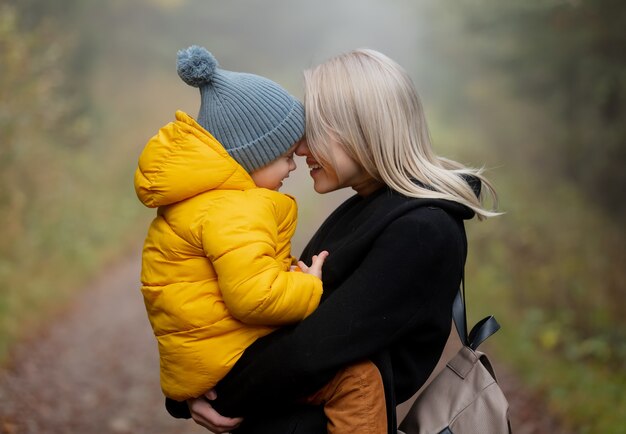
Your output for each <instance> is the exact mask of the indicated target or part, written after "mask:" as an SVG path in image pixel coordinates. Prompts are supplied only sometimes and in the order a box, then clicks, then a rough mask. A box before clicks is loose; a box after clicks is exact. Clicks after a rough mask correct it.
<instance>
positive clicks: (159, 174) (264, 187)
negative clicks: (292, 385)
mask: <svg viewBox="0 0 626 434" xmlns="http://www.w3.org/2000/svg"><path fill="white" fill-rule="evenodd" d="M178 74H179V76H180V77H181V78H182V79H183V80H184V81H185V82H186V83H187V84H189V85H191V86H194V87H199V88H200V94H201V105H200V111H199V114H198V117H197V120H194V119H192V118H191V117H190V116H188V115H187V114H185V113H183V112H181V111H178V112H176V121H175V122H172V123H169V124H167V125H165V126H164V127H163V128H161V129H160V130H159V132H158V134H157V135H156V136H154V137H153V138H152V139H150V141H149V142H148V143H147V145H146V147H145V149H144V150H143V152H142V154H141V156H140V158H139V166H138V168H137V170H136V172H135V190H136V192H137V195H138V197H139V199H140V200H141V202H142V203H143V204H144V205H146V206H148V207H158V210H157V216H156V218H155V219H154V220H153V221H152V223H151V225H150V228H149V230H148V234H147V237H146V240H145V244H144V248H143V257H142V271H141V281H142V293H143V296H144V301H145V305H146V310H147V313H148V317H149V320H150V324H151V325H152V329H153V331H154V334H155V336H156V339H157V342H158V348H159V355H160V367H161V387H162V389H163V392H164V394H165V395H166V396H167V397H168V398H171V399H173V400H176V401H185V400H187V399H190V398H195V397H199V396H202V395H203V394H204V393H205V392H207V391H208V390H210V389H212V388H213V387H214V386H215V385H216V384H217V383H218V382H219V380H220V379H221V378H223V377H224V376H225V375H226V374H227V373H228V372H229V370H230V369H231V368H232V367H233V365H234V364H235V362H236V361H237V360H238V359H239V358H240V357H241V355H242V353H243V351H244V350H245V349H246V348H247V347H248V346H249V345H250V344H252V343H253V342H254V341H255V340H256V339H257V338H259V337H261V336H264V335H266V334H268V333H270V332H272V331H273V330H275V328H276V327H279V326H281V325H285V324H293V323H296V322H298V321H301V320H302V319H304V318H306V317H307V316H308V315H309V314H311V313H312V312H313V311H314V310H315V309H316V308H317V306H318V304H319V302H320V297H321V295H322V281H321V268H322V265H323V263H324V260H325V259H326V256H327V255H328V253H327V252H321V253H320V254H319V255H318V256H316V257H314V258H313V263H312V264H311V266H310V267H307V266H306V265H305V264H303V263H301V262H300V263H299V264H298V265H299V268H300V269H301V270H302V271H303V272H298V271H296V272H294V271H291V269H292V267H293V266H294V265H295V264H296V263H297V261H296V260H295V259H294V258H293V257H292V256H291V243H290V239H291V237H292V236H293V234H294V232H295V228H296V219H297V207H296V202H295V200H294V199H293V198H292V197H290V196H288V195H285V194H282V193H279V192H278V189H279V188H280V187H281V186H282V180H283V179H285V178H287V177H288V176H289V173H290V172H291V171H293V170H294V169H295V168H296V165H295V163H294V161H293V149H294V148H295V146H296V144H297V143H298V141H299V140H300V139H301V138H302V137H303V135H304V110H303V107H302V105H301V103H300V102H299V101H298V100H296V99H295V98H293V97H292V96H291V95H289V93H287V91H285V90H284V89H283V88H282V87H280V86H279V85H278V84H276V83H274V82H272V81H270V80H268V79H266V78H263V77H260V76H257V75H253V74H245V73H237V72H232V71H227V70H224V69H221V68H219V67H218V64H217V61H216V60H215V58H214V57H213V55H212V54H211V53H209V52H208V51H207V50H205V49H204V48H201V47H197V46H192V47H190V48H188V49H186V50H181V51H180V52H179V53H178ZM355 370H356V371H355ZM364 379H367V381H364ZM364 384H365V387H366V388H365V389H364ZM377 387H378V388H377ZM364 391H365V392H366V393H365V395H368V396H369V399H363V396H362V395H363V394H364ZM370 391H371V392H370ZM370 401H372V402H370ZM307 402H311V403H314V404H325V405H326V406H325V411H326V413H327V415H328V417H329V420H330V422H329V427H330V429H331V430H334V431H332V432H337V433H339V432H352V429H353V426H348V425H346V424H352V423H353V420H356V419H364V420H367V422H366V423H367V424H369V425H371V426H372V427H373V426H376V427H378V426H379V425H380V427H382V428H380V429H379V428H376V429H374V430H372V431H368V432H376V433H378V432H381V433H382V432H386V414H385V408H384V395H383V392H382V382H381V380H380V375H379V374H378V371H377V370H376V368H375V367H374V366H373V365H372V364H371V363H369V362H365V363H361V364H357V365H354V366H351V367H348V368H346V369H344V370H343V371H341V373H340V374H338V376H337V377H336V378H335V379H333V381H332V382H330V383H329V384H328V385H326V386H325V387H324V389H322V390H321V391H318V392H317V393H316V394H315V395H314V396H312V397H309V398H308V400H307ZM363 406H364V407H363ZM363 408H365V410H363ZM373 409H375V410H373ZM346 412H347V413H348V414H346ZM355 412H356V413H355ZM381 412H382V413H381ZM367 413H369V414H371V415H372V419H376V421H375V422H371V423H370V422H369V419H366V418H364V415H365V414H367ZM342 421H343V422H342ZM342 423H343V425H342ZM369 429H371V428H369Z"/></svg>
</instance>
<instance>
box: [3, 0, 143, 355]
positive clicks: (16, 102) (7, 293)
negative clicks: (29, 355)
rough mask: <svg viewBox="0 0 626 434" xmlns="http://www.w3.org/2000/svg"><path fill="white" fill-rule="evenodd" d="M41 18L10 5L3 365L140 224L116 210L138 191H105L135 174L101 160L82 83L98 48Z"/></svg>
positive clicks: (61, 18) (50, 16)
mask: <svg viewBox="0 0 626 434" xmlns="http://www.w3.org/2000/svg"><path fill="white" fill-rule="evenodd" d="M53 3H54V2H53ZM48 6H50V7H52V6H51V5H48ZM45 8H46V7H44V9H45ZM35 10H37V8H35V7H34V5H33V4H32V2H23V3H19V4H17V5H11V4H9V3H6V2H0V53H1V54H0V55H1V56H2V61H1V64H2V73H1V74H0V183H1V184H2V189H1V190H0V234H1V237H2V240H3V241H2V243H1V244H0V300H2V301H1V302H0V359H1V358H2V356H3V355H4V352H5V351H6V349H7V347H8V345H9V344H10V342H11V341H12V340H13V339H14V338H16V337H17V336H21V335H23V334H25V333H28V331H29V330H30V329H31V328H32V327H33V326H34V325H35V324H38V323H39V322H40V321H41V320H42V318H45V317H46V314H47V313H50V312H51V309H53V308H56V307H58V306H60V305H62V304H63V301H64V300H67V298H68V297H69V296H70V295H71V294H72V293H73V291H74V289H75V288H76V286H77V285H78V283H79V282H82V279H84V278H85V276H87V275H88V274H89V273H92V272H94V271H95V270H96V269H97V268H98V267H99V266H101V265H102V260H103V259H104V258H106V257H108V256H110V254H111V252H112V250H113V249H116V248H117V249H119V246H121V245H122V244H123V242H120V237H121V235H122V234H123V233H124V231H125V230H127V228H128V226H129V224H130V223H131V222H132V215H133V212H134V213H135V214H136V210H135V211H133V208H132V207H128V208H120V209H114V208H110V207H108V206H107V205H106V204H107V203H112V202H113V200H108V201H107V198H108V197H111V198H113V197H116V196H118V197H119V201H120V205H123V204H124V203H125V198H127V197H130V194H128V193H131V191H128V193H125V192H124V190H130V189H129V186H128V184H127V182H126V185H124V186H123V187H121V186H120V184H119V182H118V181H114V182H110V183H109V185H110V187H111V188H110V189H103V188H102V183H103V182H107V181H106V179H107V178H108V177H111V176H112V177H113V178H114V179H115V177H116V174H117V175H119V174H120V173H124V172H123V171H128V166H127V165H120V164H119V163H114V162H113V161H111V160H110V159H109V158H106V156H104V155H103V154H101V153H100V152H98V151H97V150H98V149H100V148H101V147H100V145H99V143H100V141H101V139H102V137H100V136H98V135H97V134H96V133H97V132H98V130H97V129H96V128H95V127H94V125H93V119H94V117H93V110H92V109H91V106H92V102H91V99H90V95H91V91H90V90H89V89H88V88H86V87H82V85H83V84H84V83H86V81H87V80H86V79H85V78H84V77H83V78H81V77H80V74H79V75H78V76H77V72H79V73H81V74H82V73H85V74H88V71H89V66H88V65H89V63H90V59H91V57H90V55H86V54H85V53H89V52H92V51H93V48H94V47H93V46H92V45H91V43H92V42H93V41H92V40H91V39H90V38H88V37H84V35H81V34H74V33H71V32H67V31H65V29H66V28H67V26H70V25H71V24H72V23H73V21H72V20H73V18H72V17H73V16H72V15H70V14H63V13H60V11H56V9H55V11H56V12H54V11H52V10H50V11H48V12H49V13H45V14H44V13H41V14H40V15H37V14H33V11H35ZM46 10H47V9H46ZM40 12H41V11H40ZM53 12H54V13H53ZM42 41H46V43H45V44H44V43H42ZM77 64H86V65H87V66H83V67H82V68H80V69H77V68H76V65H77ZM117 178H119V179H129V178H130V175H129V174H128V173H126V174H124V178H122V177H120V176H117ZM122 188H123V190H122ZM96 198H97V199H96ZM116 244H117V246H118V247H115V246H116Z"/></svg>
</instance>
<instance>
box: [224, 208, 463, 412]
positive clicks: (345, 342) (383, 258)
mask: <svg viewBox="0 0 626 434" xmlns="http://www.w3.org/2000/svg"><path fill="white" fill-rule="evenodd" d="M332 254H335V252H332V253H331V255H332ZM462 255H463V253H462V247H461V243H460V241H459V229H458V227H457V225H456V224H455V223H454V221H453V220H452V218H451V217H450V216H448V215H447V214H446V213H445V212H444V211H442V210H439V209H432V208H421V209H419V210H418V211H416V212H411V213H409V214H407V215H405V216H403V217H401V218H400V219H398V220H396V221H394V222H393V223H392V224H390V225H389V226H388V227H387V228H386V229H385V230H384V231H383V233H382V234H381V235H380V236H379V237H378V238H377V240H376V241H375V243H374V244H373V245H372V247H371V249H370V251H369V253H368V254H367V256H366V257H365V259H364V260H363V261H362V263H361V264H360V265H359V267H358V268H357V269H356V270H354V273H352V274H351V275H350V277H349V278H348V279H346V280H345V281H344V283H343V284H342V285H341V286H340V287H339V288H337V289H336V291H335V292H334V293H333V294H332V295H331V296H330V297H329V298H328V299H327V300H326V301H325V302H324V303H322V304H321V305H320V306H319V308H318V309H317V310H316V311H315V312H314V313H313V314H311V316H309V317H308V318H307V319H306V320H305V321H303V322H301V323H299V324H298V325H296V326H295V327H293V328H291V329H288V330H285V329H283V330H279V331H278V332H277V333H275V335H274V336H269V337H268V338H262V339H260V340H258V341H257V342H256V343H255V344H254V345H253V346H251V347H250V348H248V349H247V350H246V351H245V352H244V355H243V357H242V358H241V359H240V360H239V362H238V363H237V364H236V365H235V367H234V368H233V370H232V371H231V372H230V373H229V375H227V376H226V377H225V378H224V379H223V380H222V381H221V382H220V383H219V384H218V386H217V395H218V399H217V400H216V401H215V402H214V406H215V408H216V410H218V412H219V413H221V414H223V415H228V416H239V415H246V414H249V413H250V412H253V411H258V410H259V408H263V407H265V406H268V407H269V406H275V405H276V404H277V403H280V402H281V401H293V400H294V399H297V398H298V397H301V396H304V395H306V394H308V393H310V392H312V391H314V390H317V389H318V388H319V387H321V386H322V385H323V384H325V383H326V382H327V381H328V380H329V379H330V378H331V377H332V375H333V374H334V373H335V371H336V370H337V369H339V368H340V367H342V366H345V365H347V364H350V363H352V362H354V361H356V360H359V359H362V358H367V357H369V356H372V355H373V354H375V353H377V352H379V351H380V350H382V349H385V348H388V347H389V346H391V345H392V344H394V343H396V342H397V341H398V340H400V339H401V338H402V337H404V336H406V334H407V333H408V332H411V333H415V330H420V329H423V330H426V331H428V333H430V332H432V330H436V329H437V328H438V327H440V324H439V323H441V322H442V321H443V322H447V324H446V325H444V326H443V327H442V329H446V327H449V324H450V319H449V314H448V316H447V319H444V320H441V319H440V318H438V317H440V316H444V317H445V316H446V315H445V314H443V315H441V313H442V312H445V311H449V310H450V306H451V303H452V299H453V296H454V293H455V291H456V289H458V286H457V287H456V288H454V285H452V287H451V288H450V286H451V285H450V284H449V282H454V281H456V282H457V284H458V282H459V281H460V277H461V271H460V264H461V263H462ZM433 323H437V324H435V326H433ZM440 328H441V327H440ZM446 337H447V336H446ZM446 337H443V341H444V342H445V338H446ZM430 363H432V366H434V364H435V363H436V360H433V361H430V360H429V361H428V363H427V364H430ZM431 368H432V367H431Z"/></svg>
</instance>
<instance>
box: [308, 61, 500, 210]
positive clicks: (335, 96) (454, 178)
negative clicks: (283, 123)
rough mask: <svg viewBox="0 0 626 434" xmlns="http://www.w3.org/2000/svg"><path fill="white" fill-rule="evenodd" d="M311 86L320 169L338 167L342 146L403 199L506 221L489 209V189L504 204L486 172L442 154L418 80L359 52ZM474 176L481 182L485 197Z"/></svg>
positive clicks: (312, 137) (313, 77)
mask: <svg viewBox="0 0 626 434" xmlns="http://www.w3.org/2000/svg"><path fill="white" fill-rule="evenodd" d="M304 81H305V113H306V137H307V142H308V145H309V148H310V150H311V153H312V154H313V156H314V157H315V158H316V159H317V161H318V162H319V163H320V164H322V165H324V164H329V165H331V167H332V165H333V158H332V152H331V148H330V145H329V143H331V142H333V141H334V142H338V143H339V146H341V147H342V148H343V149H344V151H345V152H346V153H347V154H348V155H349V156H350V157H351V158H352V159H353V160H355V161H356V162H357V163H359V164H360V165H361V166H362V167H363V168H364V169H365V170H366V171H367V172H368V174H369V175H371V176H372V177H373V178H374V179H376V180H379V181H382V182H384V183H385V184H386V185H388V186H389V187H390V188H391V189H393V190H395V191H397V192H399V193H401V194H404V195H406V196H409V197H418V198H437V199H445V200H451V201H454V202H458V203H461V204H463V205H465V206H467V207H469V208H471V209H472V210H474V212H475V213H476V214H477V215H478V217H479V218H480V219H483V218H486V217H492V216H495V215H498V214H499V213H497V212H495V211H490V210H487V209H485V208H484V207H483V205H482V198H483V195H484V193H485V190H487V193H488V194H489V195H490V196H491V197H492V199H493V203H494V207H495V204H496V203H497V196H496V192H495V190H494V188H493V187H492V185H491V184H490V183H489V181H488V180H487V179H486V178H485V177H483V176H482V175H481V173H482V169H481V170H477V169H472V168H468V167H465V166H463V165H462V164H460V163H457V162H455V161H452V160H449V159H446V158H442V157H438V156H437V155H435V154H434V152H433V150H432V146H431V140H430V135H429V132H428V127H427V125H426V119H425V117H424V111H423V109H422V104H421V102H420V99H419V96H418V94H417V91H416V89H415V86H414V85H413V81H412V80H411V78H410V77H409V75H408V74H407V73H406V71H405V70H404V69H403V68H402V67H401V66H400V65H398V64H397V63H396V62H394V61H393V60H391V59H390V58H388V57H387V56H385V55H383V54H381V53H379V52H377V51H374V50H369V49H359V50H355V51H351V52H348V53H345V54H342V55H339V56H336V57H334V58H331V59H330V60H328V61H326V62H324V63H322V64H321V65H319V66H317V67H315V68H312V69H310V70H306V71H305V72H304ZM468 176H469V177H475V178H476V179H478V180H480V181H481V183H482V188H481V195H480V197H476V194H475V193H474V191H473V190H472V188H471V186H470V185H469V184H468V182H467V181H466V179H464V177H468ZM415 181H418V182H417V183H416V182H415Z"/></svg>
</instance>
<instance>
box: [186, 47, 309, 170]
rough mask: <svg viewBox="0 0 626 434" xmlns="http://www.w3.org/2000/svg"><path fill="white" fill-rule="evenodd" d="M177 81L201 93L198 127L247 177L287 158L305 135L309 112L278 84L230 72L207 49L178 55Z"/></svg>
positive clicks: (249, 75) (196, 49) (190, 48)
mask: <svg viewBox="0 0 626 434" xmlns="http://www.w3.org/2000/svg"><path fill="white" fill-rule="evenodd" d="M177 69H178V75H179V76H180V78H182V79H183V81H184V82H185V83H187V84H188V85H190V86H193V87H198V88H200V112H199V113H198V118H197V121H198V123H199V124H200V125H201V126H202V127H203V128H204V129H206V130H207V131H209V132H210V133H211V134H213V136H214V137H215V138H216V139H217V140H219V142H220V143H221V144H222V146H224V148H225V149H226V151H227V152H228V153H229V154H230V156H231V157H233V158H234V159H235V160H236V161H237V162H238V163H239V164H241V165H242V166H243V168H244V169H246V171H247V172H248V173H250V172H253V171H254V170H256V169H259V168H261V167H263V166H265V165H267V164H269V163H271V162H272V161H274V160H276V159H277V158H278V157H280V156H281V155H283V154H284V153H285V152H287V150H289V148H291V147H292V146H293V145H294V144H295V143H296V142H297V141H298V140H299V139H300V138H301V137H302V136H303V135H304V108H303V107H302V104H301V103H300V101H298V100H297V99H296V98H294V97H293V96H291V95H290V94H289V93H288V92H287V91H286V90H285V89H283V88H282V87H281V86H280V85H278V84H277V83H274V82H273V81H271V80H269V79H267V78H264V77H260V76H258V75H254V74H246V73H241V72H232V71H226V70H224V69H221V68H219V67H218V63H217V60H216V59H215V57H213V55H212V54H211V53H209V52H208V51H207V50H206V49H205V48H202V47H198V46H197V45H193V46H191V47H189V48H187V49H185V50H180V51H179V52H178V62H177Z"/></svg>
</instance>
